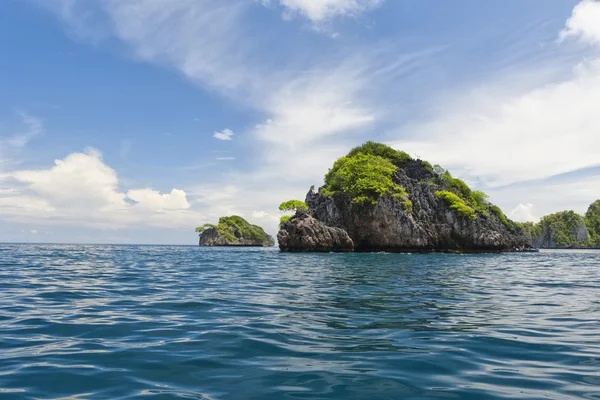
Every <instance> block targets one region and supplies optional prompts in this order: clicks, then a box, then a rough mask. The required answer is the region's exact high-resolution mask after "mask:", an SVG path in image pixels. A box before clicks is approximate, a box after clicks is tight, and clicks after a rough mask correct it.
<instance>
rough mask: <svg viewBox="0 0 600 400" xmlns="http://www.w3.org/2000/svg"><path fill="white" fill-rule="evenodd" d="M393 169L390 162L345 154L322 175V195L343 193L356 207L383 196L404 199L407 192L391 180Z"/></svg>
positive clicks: (394, 170)
mask: <svg viewBox="0 0 600 400" xmlns="http://www.w3.org/2000/svg"><path fill="white" fill-rule="evenodd" d="M369 143H372V142H369ZM386 147H387V146H386ZM394 151H395V150H394ZM351 153H352V152H351ZM396 169H397V167H396V166H395V165H394V164H392V162H391V161H390V160H389V159H387V158H384V157H381V156H378V155H372V154H364V153H360V152H359V153H356V154H355V155H348V156H346V157H342V158H340V159H339V160H337V161H336V162H335V164H334V165H333V168H331V169H330V170H329V172H328V173H327V175H325V186H324V187H323V190H322V193H323V194H324V195H326V196H331V195H333V194H335V193H338V192H341V193H345V194H347V195H349V196H350V198H351V199H352V202H353V203H357V204H362V203H371V204H376V203H377V200H378V199H379V198H380V197H381V196H383V195H384V194H386V193H390V194H391V195H392V196H393V197H394V198H396V199H401V200H407V196H408V194H407V193H406V190H405V189H404V188H402V187H401V186H399V185H397V184H395V183H394V181H393V179H392V178H393V175H394V172H396Z"/></svg>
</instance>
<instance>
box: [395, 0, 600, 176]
mask: <svg viewBox="0 0 600 400" xmlns="http://www.w3.org/2000/svg"><path fill="white" fill-rule="evenodd" d="M599 7H600V3H597V2H590V1H584V2H582V3H581V4H580V5H579V6H577V7H576V8H575V10H574V14H573V17H572V18H571V19H570V20H569V24H570V25H569V26H570V27H569V28H568V29H569V31H568V32H574V33H572V34H575V33H577V35H579V36H581V37H582V38H587V40H589V38H591V37H595V35H596V32H597V29H598V27H599V26H600V22H598V21H600V18H598V17H597V16H596V15H597V13H598V9H599ZM589 18H592V19H593V20H594V21H595V22H594V23H593V24H591V23H589V21H590V19H589ZM563 45H566V44H563ZM529 73H530V75H535V74H539V71H537V70H536V71H530V72H529ZM565 75H566V76H563V77H561V78H560V79H558V80H554V81H550V82H546V83H544V84H542V85H540V86H538V87H535V88H533V89H532V88H529V87H526V88H520V87H518V86H517V87H507V85H506V84H505V83H504V82H503V83H502V84H494V83H492V84H482V85H481V87H479V88H477V89H475V90H471V91H468V92H463V93H459V94H456V95H455V96H454V97H453V99H452V101H451V102H448V103H446V104H443V105H441V107H440V108H441V109H443V110H444V112H443V113H441V114H439V115H438V116H437V117H435V118H433V119H432V120H430V121H428V122H425V123H422V124H418V125H413V126H412V127H409V128H408V129H407V132H408V136H409V137H410V139H403V140H398V141H396V142H394V143H393V144H394V146H396V147H399V148H402V149H404V150H406V151H409V152H410V153H413V154H418V155H419V156H421V157H423V158H425V159H428V160H430V161H432V162H435V163H439V164H441V165H443V166H446V167H448V168H450V169H452V170H453V171H455V172H457V173H458V174H459V175H461V176H463V177H465V178H467V179H469V180H471V181H482V182H485V183H486V184H487V185H489V186H501V185H507V184H511V183H514V182H519V181H527V180H533V179H542V178H545V177H549V176H553V175H557V174H562V173H566V172H569V171H573V170H577V169H581V168H586V167H590V166H595V165H599V164H600V160H599V159H598V149H600V135H598V128H597V127H598V126H599V125H600V113H598V110H597V104H600V55H598V54H596V56H595V58H592V59H589V60H586V61H583V62H581V63H579V64H577V65H575V66H574V67H572V69H571V71H569V72H567V73H566V74H565Z"/></svg>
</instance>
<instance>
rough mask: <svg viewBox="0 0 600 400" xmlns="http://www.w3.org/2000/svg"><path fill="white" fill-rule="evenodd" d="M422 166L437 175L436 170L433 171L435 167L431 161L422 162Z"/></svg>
mask: <svg viewBox="0 0 600 400" xmlns="http://www.w3.org/2000/svg"><path fill="white" fill-rule="evenodd" d="M421 165H422V166H423V167H425V169H426V170H427V171H429V172H431V173H432V174H435V170H434V169H433V166H432V165H431V163H430V162H429V161H421Z"/></svg>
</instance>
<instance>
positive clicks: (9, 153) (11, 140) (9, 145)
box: [0, 112, 44, 167]
mask: <svg viewBox="0 0 600 400" xmlns="http://www.w3.org/2000/svg"><path fill="white" fill-rule="evenodd" d="M19 117H20V119H21V122H22V124H23V125H24V128H25V129H24V131H22V132H17V133H12V134H10V135H8V136H6V137H0V167H2V166H3V165H4V164H8V163H9V161H10V160H11V159H12V158H13V157H14V156H15V155H16V154H18V153H19V152H20V151H21V150H23V148H24V147H25V146H27V144H28V143H29V142H30V141H31V140H32V139H33V138H35V137H36V136H38V135H41V134H42V133H44V125H43V123H42V120H41V119H39V118H36V117H34V116H32V115H29V114H27V113H23V112H20V113H19Z"/></svg>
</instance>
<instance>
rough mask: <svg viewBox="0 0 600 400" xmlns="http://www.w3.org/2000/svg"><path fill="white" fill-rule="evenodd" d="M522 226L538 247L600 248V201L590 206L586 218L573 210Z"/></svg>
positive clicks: (547, 216)
mask: <svg viewBox="0 0 600 400" xmlns="http://www.w3.org/2000/svg"><path fill="white" fill-rule="evenodd" d="M522 226H523V229H524V230H525V231H526V232H527V234H528V235H529V236H530V237H531V240H532V242H533V245H534V246H536V247H541V248H570V247H575V248H589V247H600V240H599V235H598V233H599V228H600V200H598V201H596V202H595V203H593V204H592V205H590V207H589V208H588V210H587V212H586V214H585V216H581V215H579V214H577V213H576V212H575V211H572V210H569V211H561V212H557V213H554V214H550V215H546V216H545V217H543V218H542V219H541V220H540V221H539V222H538V223H533V222H526V223H524V224H522Z"/></svg>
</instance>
